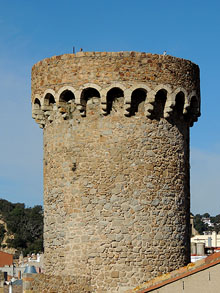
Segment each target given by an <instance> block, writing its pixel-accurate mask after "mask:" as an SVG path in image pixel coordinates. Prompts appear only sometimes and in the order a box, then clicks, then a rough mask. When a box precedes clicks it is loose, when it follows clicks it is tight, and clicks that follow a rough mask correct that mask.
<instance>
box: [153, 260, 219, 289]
mask: <svg viewBox="0 0 220 293" xmlns="http://www.w3.org/2000/svg"><path fill="white" fill-rule="evenodd" d="M219 271H220V264H218V265H216V266H213V267H211V268H209V269H206V270H203V271H200V272H197V273H195V274H193V275H190V276H188V277H186V278H183V279H181V280H178V281H176V282H173V283H171V284H168V285H165V286H164V287H161V288H158V289H155V290H150V291H148V292H155V293H177V292H181V293H182V292H183V293H207V292H212V293H219V287H220V281H219Z"/></svg>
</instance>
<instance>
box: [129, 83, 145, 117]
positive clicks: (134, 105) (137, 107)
mask: <svg viewBox="0 0 220 293" xmlns="http://www.w3.org/2000/svg"><path fill="white" fill-rule="evenodd" d="M146 95H147V92H146V90H145V89H142V88H139V89H136V90H134V91H133V92H132V95H131V111H130V113H131V115H135V113H137V112H139V113H140V114H142V115H143V114H144V103H145V100H146Z"/></svg>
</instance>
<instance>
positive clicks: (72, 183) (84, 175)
mask: <svg viewBox="0 0 220 293" xmlns="http://www.w3.org/2000/svg"><path fill="white" fill-rule="evenodd" d="M32 105H33V118H34V119H35V120H36V121H37V123H39V125H40V127H41V128H43V129H44V130H43V131H44V213H45V214H44V247H45V273H46V274H50V275H59V276H62V275H63V276H64V275H69V276H73V277H74V278H75V277H77V276H85V277H88V278H90V282H91V291H92V292H102V293H103V292H123V290H125V289H127V288H132V287H135V286H137V285H138V284H140V283H142V282H144V281H147V280H149V279H150V278H152V277H155V276H157V275H158V274H161V273H166V272H168V271H171V270H174V269H176V268H179V267H181V266H184V265H186V264H187V263H188V262H189V261H190V233H189V229H190V225H189V220H190V191H189V126H192V125H193V122H195V121H196V120H197V117H198V116H199V115H200V85H199V68H198V66H197V65H195V64H193V63H191V62H190V61H187V60H183V59H180V58H175V57H171V56H163V55H152V54H147V53H137V52H118V53H106V52H101V53H100V52H79V53H76V54H68V55H62V56H55V57H52V58H48V59H44V60H43V61H40V62H38V63H37V64H35V65H34V66H33V69H32Z"/></svg>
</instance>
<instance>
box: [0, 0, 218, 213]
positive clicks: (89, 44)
mask: <svg viewBox="0 0 220 293" xmlns="http://www.w3.org/2000/svg"><path fill="white" fill-rule="evenodd" d="M219 13H220V2H219V1H217V0H212V1H210V2H207V1H205V0H200V1H199V0H198V1H197V0H184V1H180V0H167V1H164V0H158V1H155V0H136V1H134V0H126V1H125V0H117V1H116V0H108V1H105V0H93V1H88V0H83V1H76V0H72V1H70V0H62V1H57V0H53V1H52V0H44V1H42V0H38V1H34V0H7V1H3V0H0V88H1V91H0V101H1V104H0V105H1V107H0V136H1V139H0V197H2V198H5V199H7V200H10V201H12V202H24V203H25V204H26V205H27V206H33V205H36V204H42V203H43V175H42V173H43V172H42V157H43V151H42V130H41V129H40V128H39V127H38V125H37V124H36V123H35V122H34V120H32V118H31V104H30V95H31V67H32V66H33V64H34V63H36V62H37V61H39V60H41V59H43V58H46V57H51V56H53V55H60V54H64V53H71V52H72V47H73V46H75V47H76V50H79V48H80V47H82V48H83V49H84V51H141V52H142V51H143V52H150V53H157V54H162V53H163V51H164V50H166V51H167V53H168V54H169V55H173V56H176V57H181V58H185V59H189V60H191V61H193V62H195V63H196V64H198V65H199V66H200V70H201V94H202V116H201V117H200V119H199V122H198V123H196V124H195V125H194V127H193V128H191V206H192V207H191V210H192V212H193V213H204V212H209V213H210V214H213V215H215V214H220V200H219V195H220V191H219V190H220V176H219V175H220V131H219V125H220V121H219V108H220V97H219V96H220V94H219V88H218V87H219V81H220V74H219V68H220V17H219Z"/></svg>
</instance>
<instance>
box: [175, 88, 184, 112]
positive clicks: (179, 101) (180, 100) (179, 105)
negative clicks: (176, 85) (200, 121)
mask: <svg viewBox="0 0 220 293" xmlns="http://www.w3.org/2000/svg"><path fill="white" fill-rule="evenodd" d="M175 101H176V103H175V106H174V109H173V112H174V113H176V114H177V115H178V116H181V115H183V108H184V103H185V95H184V93H183V92H179V93H178V94H177V95H176V98H175Z"/></svg>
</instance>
